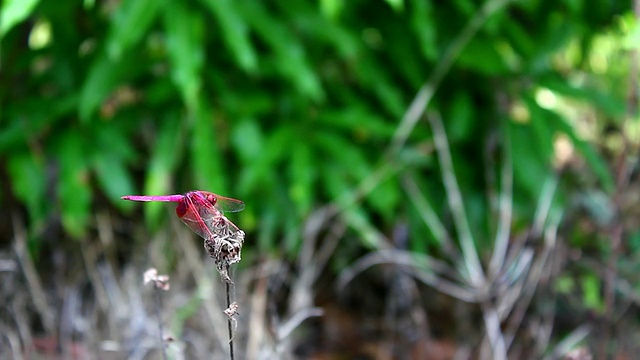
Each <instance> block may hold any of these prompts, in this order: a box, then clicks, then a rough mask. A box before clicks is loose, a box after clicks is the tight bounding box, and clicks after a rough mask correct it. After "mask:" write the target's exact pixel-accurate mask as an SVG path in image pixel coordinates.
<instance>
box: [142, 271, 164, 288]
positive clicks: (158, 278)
mask: <svg viewBox="0 0 640 360" xmlns="http://www.w3.org/2000/svg"><path fill="white" fill-rule="evenodd" d="M148 283H153V286H154V287H155V288H156V289H161V290H165V291H167V290H169V276H168V275H158V270H156V268H150V269H149V270H147V271H145V272H144V284H145V285H147V284H148Z"/></svg>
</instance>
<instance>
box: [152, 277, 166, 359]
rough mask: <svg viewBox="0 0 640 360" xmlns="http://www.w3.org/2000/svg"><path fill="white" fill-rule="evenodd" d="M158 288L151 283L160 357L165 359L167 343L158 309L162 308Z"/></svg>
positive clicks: (155, 284)
mask: <svg viewBox="0 0 640 360" xmlns="http://www.w3.org/2000/svg"><path fill="white" fill-rule="evenodd" d="M160 291H162V289H160V288H159V287H158V284H157V283H156V282H154V283H153V295H154V296H153V297H154V298H155V305H156V309H155V311H156V317H157V318H158V332H159V333H160V343H161V344H162V358H163V359H164V360H167V344H166V342H165V338H164V328H163V326H162V315H161V312H160V309H162V297H161V296H160Z"/></svg>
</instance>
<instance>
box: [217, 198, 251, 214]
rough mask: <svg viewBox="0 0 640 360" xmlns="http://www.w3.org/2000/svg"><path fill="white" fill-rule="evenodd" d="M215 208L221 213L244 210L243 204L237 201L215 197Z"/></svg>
mask: <svg viewBox="0 0 640 360" xmlns="http://www.w3.org/2000/svg"><path fill="white" fill-rule="evenodd" d="M216 198H217V201H216V208H217V209H218V210H220V211H222V212H238V211H242V210H244V203H243V202H242V201H240V200H238V199H232V198H228V197H224V196H219V195H216Z"/></svg>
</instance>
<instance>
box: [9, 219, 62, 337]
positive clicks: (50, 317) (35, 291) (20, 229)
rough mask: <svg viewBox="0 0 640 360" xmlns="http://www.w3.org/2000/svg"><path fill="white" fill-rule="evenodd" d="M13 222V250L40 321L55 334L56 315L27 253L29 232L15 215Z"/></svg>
mask: <svg viewBox="0 0 640 360" xmlns="http://www.w3.org/2000/svg"><path fill="white" fill-rule="evenodd" d="M12 222H13V233H14V234H15V236H14V242H13V250H14V252H15V253H16V258H17V259H18V261H19V263H20V267H21V268H22V272H23V274H24V276H25V279H26V281H27V284H28V285H29V290H30V291H31V295H32V299H33V305H34V306H35V308H36V310H37V311H38V314H39V315H40V320H41V321H42V324H43V326H44V328H45V330H46V331H47V333H49V334H55V333H56V329H55V325H54V321H55V320H54V314H53V313H52V312H51V311H50V309H49V305H48V304H47V297H46V295H45V291H44V288H43V287H42V283H41V282H40V278H39V277H38V272H37V271H36V267H35V265H34V264H33V261H32V260H31V257H30V256H29V254H28V252H27V232H26V230H25V228H24V224H23V223H22V221H20V220H19V219H18V218H17V216H15V215H14V216H12Z"/></svg>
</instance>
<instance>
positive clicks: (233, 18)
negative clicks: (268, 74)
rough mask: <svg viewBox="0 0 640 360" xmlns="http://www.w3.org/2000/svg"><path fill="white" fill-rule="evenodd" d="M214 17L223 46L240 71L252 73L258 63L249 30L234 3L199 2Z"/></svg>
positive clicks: (224, 1)
mask: <svg viewBox="0 0 640 360" xmlns="http://www.w3.org/2000/svg"><path fill="white" fill-rule="evenodd" d="M201 1H202V2H203V3H204V4H205V5H206V6H207V7H209V10H211V13H212V14H213V15H214V16H215V17H216V19H217V20H218V23H219V24H220V29H221V30H222V37H223V39H224V42H225V45H226V46H227V48H229V50H231V52H232V53H233V55H234V57H235V59H236V62H237V63H238V65H240V67H241V68H242V69H244V70H245V71H247V72H250V73H253V72H255V71H256V68H257V65H258V61H257V58H256V53H255V50H254V49H253V46H252V45H251V39H250V37H249V28H248V26H247V24H246V23H245V20H244V19H243V18H242V17H241V16H240V14H239V13H238V10H237V9H236V6H237V5H236V3H235V2H234V1H230V0H201Z"/></svg>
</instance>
